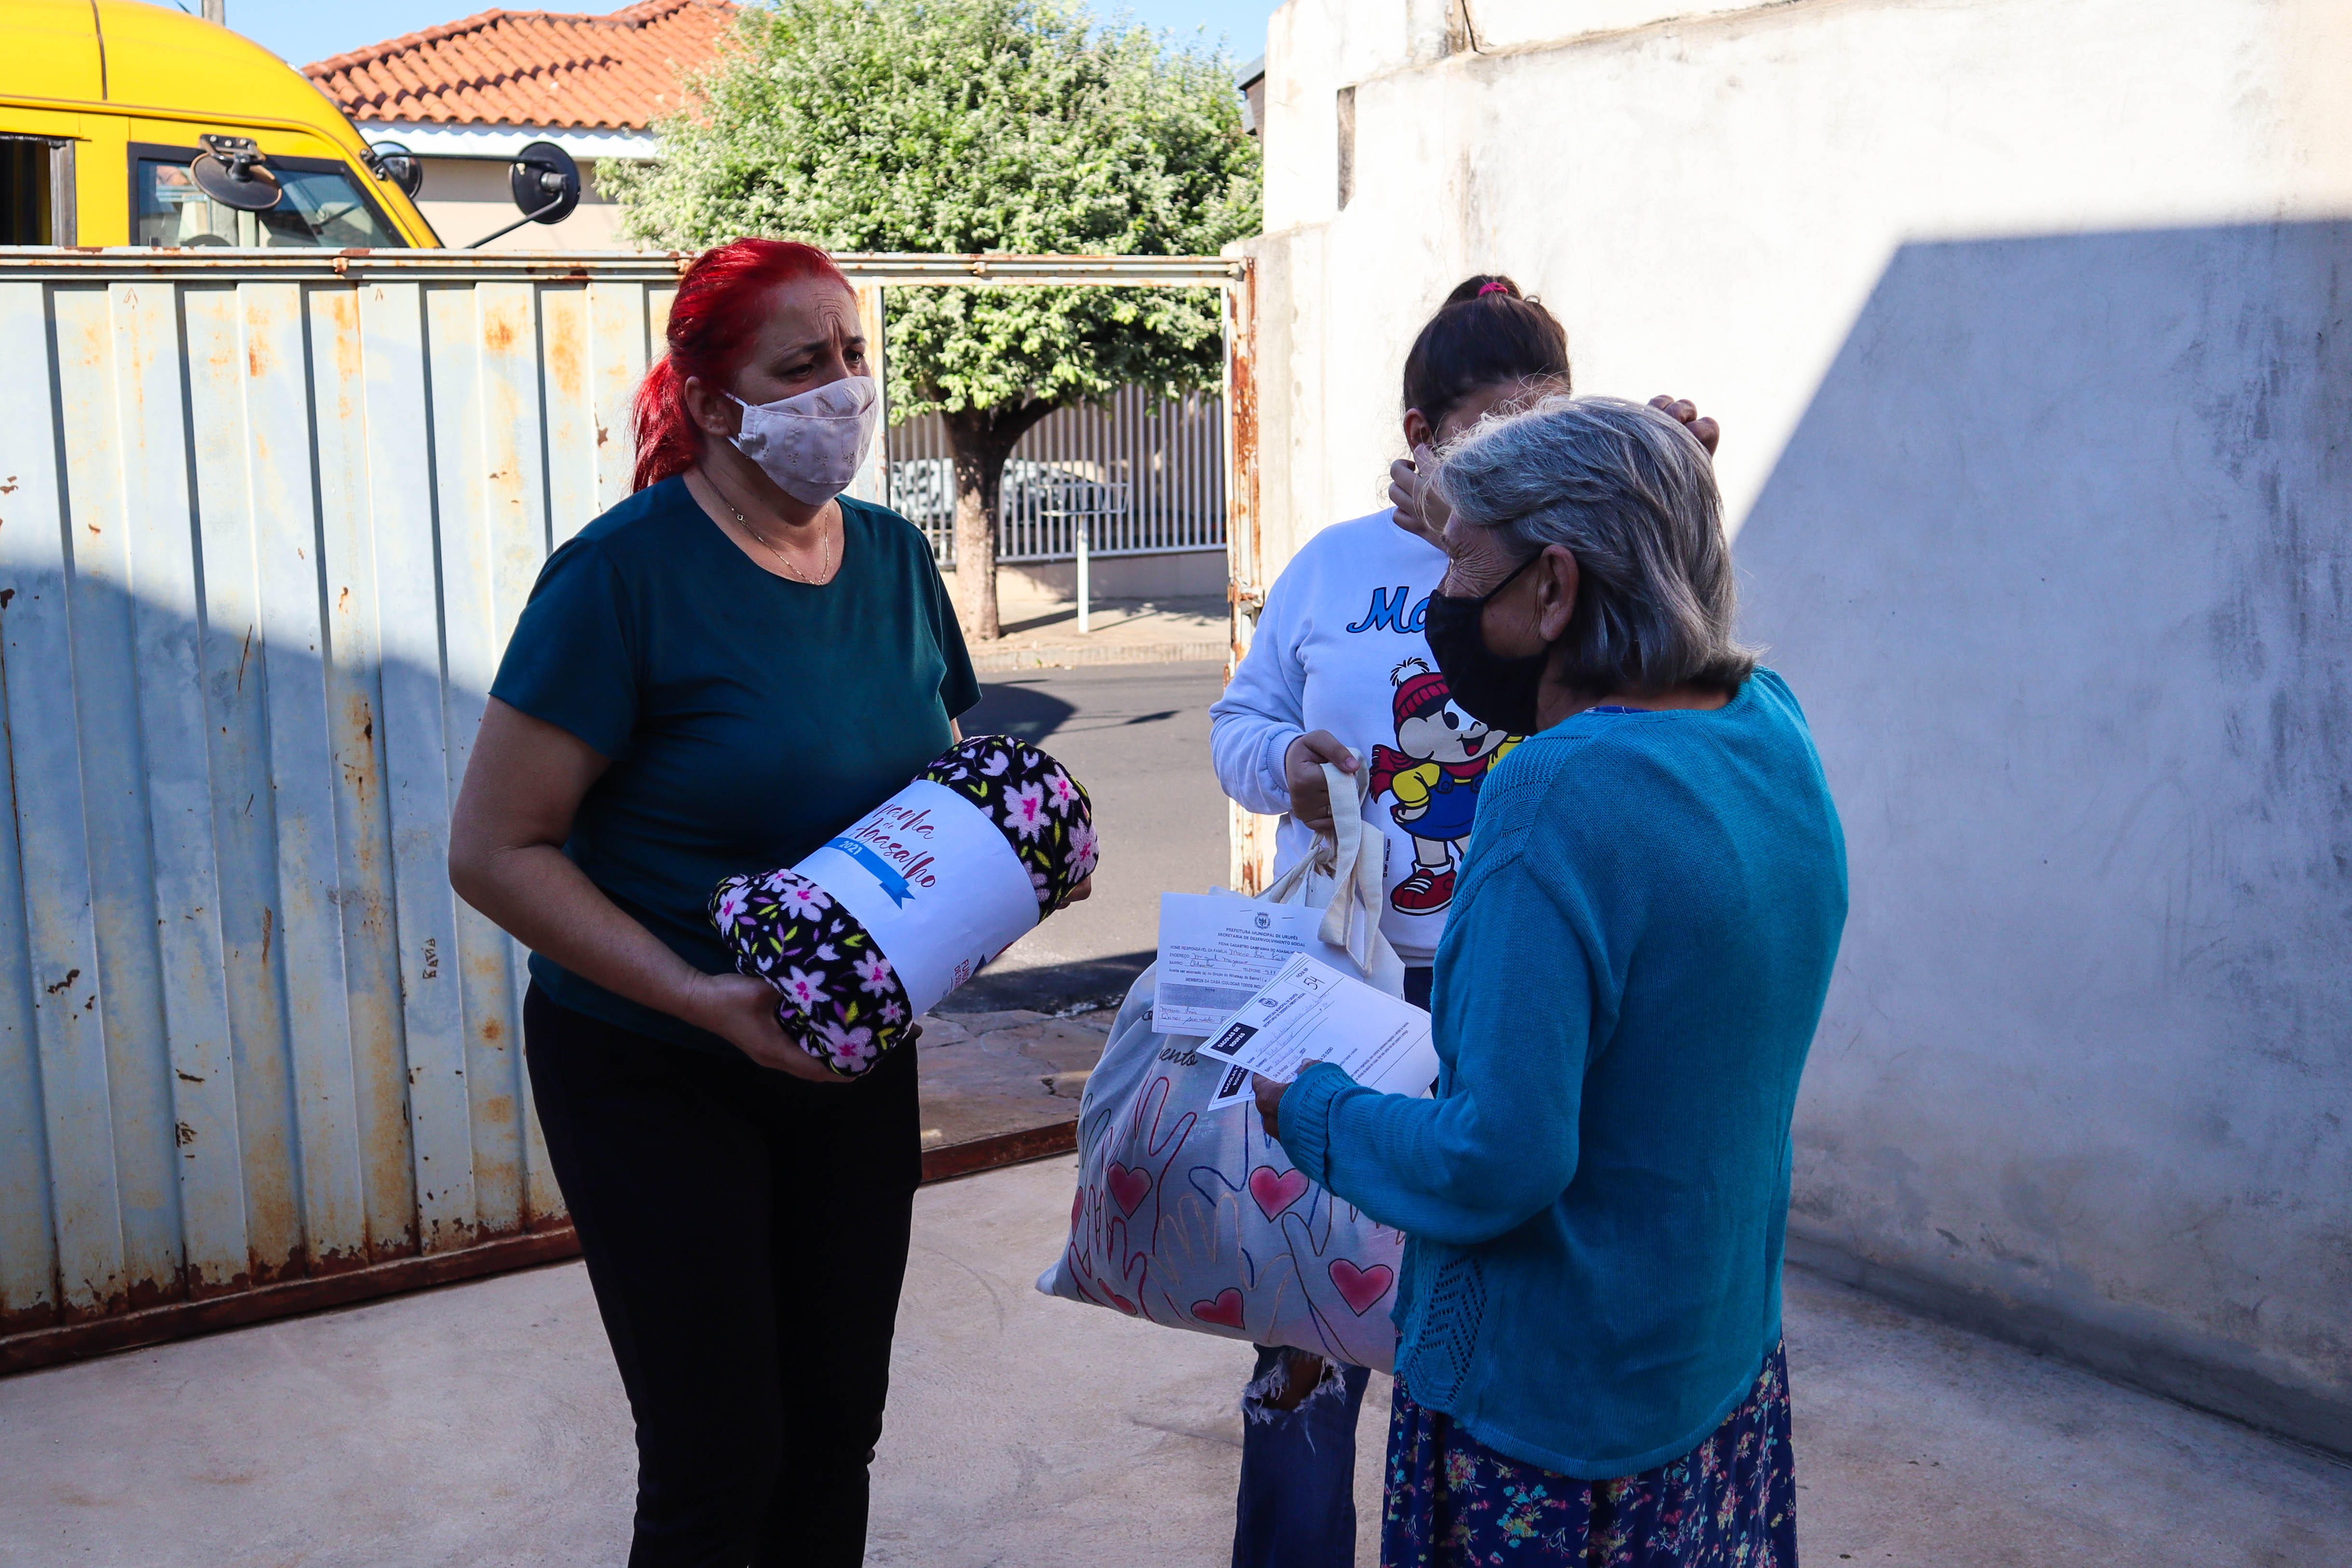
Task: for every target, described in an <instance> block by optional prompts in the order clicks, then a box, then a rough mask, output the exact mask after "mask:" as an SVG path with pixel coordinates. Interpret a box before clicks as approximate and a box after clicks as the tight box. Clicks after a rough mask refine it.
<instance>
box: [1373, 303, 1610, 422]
mask: <svg viewBox="0 0 2352 1568" xmlns="http://www.w3.org/2000/svg"><path fill="white" fill-rule="evenodd" d="M1522 381H1557V382H1559V384H1560V388H1561V390H1562V391H1566V390H1567V389H1568V385H1569V369H1568V329H1567V328H1566V327H1563V326H1561V325H1560V324H1559V318H1558V317H1557V316H1554V315H1553V314H1552V313H1551V312H1550V311H1549V310H1545V309H1544V308H1543V305H1542V304H1541V302H1539V301H1538V300H1530V299H1528V297H1527V296H1526V295H1524V294H1522V293H1520V292H1519V286H1518V285H1517V283H1514V282H1512V281H1511V280H1510V279H1508V278H1506V277H1504V276H1503V275H1502V274H1500V273H1496V272H1481V273H1479V274H1477V275H1476V276H1475V277H1472V278H1466V279H1463V280H1462V282H1461V283H1459V284H1458V285H1456V286H1455V288H1454V292H1452V293H1451V294H1448V295H1447V296H1446V297H1445V303H1444V304H1443V305H1441V306H1439V307H1438V310H1437V314H1435V315H1434V316H1432V317H1431V318H1430V319H1429V323H1428V325H1426V326H1424V327H1423V328H1422V329H1421V335H1420V336H1419V337H1417V338H1415V339H1414V340H1413V343H1412V353H1409V354H1407V355H1406V356H1405V361H1404V405H1405V406H1406V407H1407V408H1418V409H1420V410H1421V414H1422V417H1423V418H1424V419H1426V420H1428V421H1429V425H1430V428H1431V429H1435V428H1436V427H1437V426H1440V425H1443V424H1444V423H1445V416H1447V415H1449V414H1451V413H1453V412H1454V410H1455V409H1456V408H1459V407H1461V406H1462V405H1463V403H1464V402H1465V400H1467V399H1468V398H1469V397H1470V395H1472V394H1474V393H1475V392H1477V391H1478V390H1479V389H1480V388H1481V387H1487V386H1499V385H1505V384H1512V383H1517V382H1522Z"/></svg>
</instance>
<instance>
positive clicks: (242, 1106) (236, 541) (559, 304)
mask: <svg viewBox="0 0 2352 1568" xmlns="http://www.w3.org/2000/svg"><path fill="white" fill-rule="evenodd" d="M839 259H840V260H841V262H842V263H843V266H844V269H845V271H847V272H848V273H849V274H850V276H851V278H852V280H853V281H854V282H855V283H856V285H857V286H858V291H859V296H860V305H861V310H862V311H863V312H864V313H865V314H866V319H867V331H868V336H869V338H871V339H872V340H873V341H875V342H879V341H880V337H881V334H880V331H879V330H878V329H879V326H880V321H881V312H882V310H884V308H885V306H884V300H885V298H886V291H887V289H888V288H891V287H923V286H934V285H941V284H962V285H971V284H975V283H980V284H987V285H997V286H1018V285H1035V284H1118V285H1121V286H1127V287H1134V286H1137V285H1160V286H1171V287H1216V288H1221V289H1223V290H1224V292H1225V297H1226V299H1227V300H1228V301H1229V305H1228V312H1227V321H1228V328H1229V345H1230V346H1229V354H1228V375H1229V386H1228V395H1227V397H1226V405H1227V407H1228V408H1230V409H1234V410H1235V411H1236V417H1235V418H1234V420H1232V421H1230V422H1229V428H1228V432H1227V437H1226V441H1225V469H1226V483H1225V494H1226V498H1227V502H1228V508H1229V510H1228V529H1227V534H1228V539H1229V541H1230V542H1231V548H1232V549H1233V550H1234V558H1235V560H1236V561H1237V562H1239V561H1241V560H1243V559H1244V555H1243V553H1242V552H1244V549H1245V548H1246V546H1247V544H1248V542H1249V541H1250V540H1251V539H1252V537H1253V529H1252V527H1251V522H1252V519H1253V517H1254V514H1255V496H1256V484H1255V437H1254V434H1253V432H1252V428H1251V426H1250V425H1249V424H1248V423H1247V422H1246V421H1245V418H1244V417H1243V416H1241V415H1240V412H1239V411H1240V410H1242V409H1245V408H1250V407H1254V406H1255V398H1254V397H1253V396H1252V395H1251V392H1252V389H1251V388H1250V387H1249V385H1248V376H1249V363H1250V356H1249V343H1250V336H1251V320H1250V298H1249V289H1250V272H1249V268H1248V265H1247V263H1246V262H1244V261H1239V260H1223V259H1217V258H1003V257H988V258H962V257H882V256H876V257H847V256H845V257H842V258H839ZM678 265H679V264H678V262H677V258H671V257H666V256H634V257H633V256H601V257H593V258H591V257H583V256H579V255H554V254H533V253H527V252H509V253H500V254H495V255H481V254H450V253H430V252H425V253H417V252H409V253H374V254H369V253H347V254H344V255H341V256H320V255H304V254H301V253H286V252H222V251H208V252H200V253H189V252H165V253H157V252H153V251H115V252H81V253H71V252H64V253H61V252H56V251H47V252H43V251H31V250H17V251H10V252H6V253H0V364H5V366H6V367H7V369H6V379H5V384H0V715H5V767H6V770H7V779H8V783H9V784H10V787H11V805H12V809H10V810H8V811H5V812H0V1371H5V1370H10V1369H13V1368H18V1367H25V1366H31V1365H38V1364H41V1363H47V1362H51V1361H57V1360H60V1359H64V1358H67V1357H69V1356H73V1355H79V1354H85V1353H89V1352H94V1351H99V1350H104V1349H111V1348H117V1347H120V1346H122V1345H127V1344H136V1343H142V1342H150V1341H153V1340H159V1339H164V1338H170V1337H174V1336H176V1335H180V1334H184V1333H188V1332H194V1331H200V1330H202V1329H205V1328H209V1327H215V1326H219V1325H222V1324H226V1323H231V1322H238V1321H250V1320H253V1319H256V1318H260V1317H266V1316H270V1315H275V1314H278V1313H282V1312H288V1311H297V1310H308V1309H310V1308H314V1307H318V1306H322V1305H327V1304H331V1303H333V1302H337V1301H343V1300H357V1299H360V1298H362V1297H366V1296H372V1295H377V1294H382V1293H384V1292H387V1291H391V1290H397V1289H407V1288H411V1287H414V1286H416V1285H420V1284H426V1283H433V1282H437V1281H440V1280H445V1279H457V1278H462V1277H464V1276H466V1275H469V1274H476V1273H481V1272H487V1271H489V1270H492V1269H496V1268H507V1267H512V1266H515V1265H518V1264H520V1263H525V1262H530V1261H535V1260H538V1259H541V1258H551V1257H561V1256H564V1255H567V1254H568V1253H569V1252H571V1251H572V1250H573V1244H572V1237H571V1234H570V1229H569V1226H568V1223H567V1221H566V1220H565V1217H564V1213H563V1207H562V1197H561V1194H559V1193H558V1192H557V1190H556V1187H555V1184H554V1182H553V1179H552V1177H551V1173H550V1172H549V1168H548V1164H547V1159H546V1153H545V1150H544V1148H543V1147H542V1145H541V1141H540V1136H539V1131H538V1128H537V1124H536V1121H535V1120H534V1118H533V1116H532V1113H531V1109H530V1089H529V1083H528V1080H527V1079H526V1077H525V1075H524V1074H523V1072H522V1070H521V1061H520V1048H519V1047H520V1037H519V1034H520V994H521V988H522V986H523V984H524V973H523V968H522V963H521V953H520V950H519V949H518V948H517V947H516V946H515V944H514V943H513V942H511V941H510V940H509V938H507V937H506V936H505V935H504V933H502V932H500V931H498V930H497V929H496V928H494V927H492V926H491V925H490V924H489V923H488V921H485V920H483V919H482V918H481V917H480V916H478V915H477V914H475V913H474V912H473V911H472V910H469V909H467V907H466V906H465V905H464V904H463V903H461V902H460V901H458V900H457V899H456V897H455V896H454V895H453V894H452V893H451V891H450V889H449V886H448V881H447V878H446V872H445V866H444V862H445V858H446V849H447V823H448V816H449V809H450V805H451V802H452V800H453V799H454V796H455V793H456V789H457V782H458V780H459V779H460V777H461V776H462V775H463V773H464V771H465V765H466V759H467V752H468V748H469V747H470V745H471V742H472V738H473V732H474V729H475V725H476V723H477V721H478V718H479V716H480V713H481V710H482V706H483V703H484V701H485V695H484V694H485V693H486V692H487V691H488V686H489V681H490V677H491V675H492V673H493V671H494V670H495V668H496V667H497V663H498V658H499V652H500V650H501V648H502V647H503V646H504V643H505V639H506V637H507V634H508V632H509V629H510V628H511V626H513V624H514V619H515V616H516V614H517V612H518V610H519V609H520V606H521V604H522V601H523V599H524V597H525V595H527V594H528V593H529V591H530V585H531V583H532V581H533V579H534V577H535V576H536V574H537V572H538V569H539V565H540V563H541V561H542V560H543V559H544V557H545V556H546V553H547V552H548V551H549V550H550V549H551V548H552V547H553V545H554V544H555V543H557V542H561V541H562V539H564V538H566V537H568V536H569V535H570V534H571V533H572V531H575V530H576V529H578V528H579V527H580V526H581V525H582V524H583V523H585V522H586V521H589V520H590V519H591V518H593V517H594V516H595V515H596V514H597V513H599V512H600V511H602V510H604V509H605V508H607V507H609V506H611V505H613V504H614V502H616V501H618V500H621V499H622V498H623V497H624V496H625V495H626V494H627V492H628V484H629V472H630V468H631V465H632V456H633V454H632V447H631V442H630V439H629V433H628V426H627V421H626V412H627V405H628V398H629V395H630V394H631V392H632V391H633V390H634V388H635V384H636V383H637V380H638V379H639V377H640V376H641V375H642V374H644V371H645V367H646V363H647V360H648V355H649V354H650V353H654V352H655V351H656V350H657V348H658V345H659V342H660V333H661V331H662V327H663V325H664V322H665V320H666V316H667V307H668V301H669V299H670V297H671V295H672V293H673V292H674V289H675V284H676V279H677V270H678ZM879 445H880V444H879V443H877V447H878V446H879ZM881 461H882V459H881V456H880V454H879V453H878V452H877V459H876V465H875V468H874V471H873V472H871V473H869V474H868V475H867V476H866V478H865V479H863V480H862V481H861V485H860V489H861V490H862V491H864V492H865V493H868V494H873V495H877V496H878V495H879V494H881V493H882V490H881V486H882V485H883V484H884V483H885V482H886V480H885V473H886V470H884V469H883V468H882V467H881ZM1244 580H1246V575H1245V576H1244Z"/></svg>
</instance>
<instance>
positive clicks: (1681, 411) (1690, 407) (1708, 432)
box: [1650, 392, 1723, 458]
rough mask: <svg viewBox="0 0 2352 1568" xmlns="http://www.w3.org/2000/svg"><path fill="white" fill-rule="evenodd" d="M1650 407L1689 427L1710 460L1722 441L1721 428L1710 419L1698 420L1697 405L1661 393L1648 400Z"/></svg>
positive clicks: (1681, 398)
mask: <svg viewBox="0 0 2352 1568" xmlns="http://www.w3.org/2000/svg"><path fill="white" fill-rule="evenodd" d="M1650 406H1651V407H1653V408H1660V409H1664V411H1665V412H1666V413H1668V414H1671V415H1673V416H1675V418H1677V419H1679V420H1681V421H1682V422H1683V423H1684V424H1685V425H1686V426H1690V433H1691V434H1692V435H1694V436H1696V437H1698V444H1699V445H1700V446H1702V447H1706V455H1707V456H1708V457H1710V458H1712V457H1714V456H1715V444H1716V443H1717V441H1720V440H1722V439H1723V426H1720V425H1717V423H1716V422H1715V421H1714V420H1712V419H1702V418H1700V417H1699V415H1698V405H1697V404H1696V403H1693V402H1692V401H1691V400H1690V399H1689V398H1687V397H1676V396H1675V395H1672V394H1670V393H1664V392H1662V393H1660V394H1658V395H1657V396H1655V397H1653V398H1652V399H1650Z"/></svg>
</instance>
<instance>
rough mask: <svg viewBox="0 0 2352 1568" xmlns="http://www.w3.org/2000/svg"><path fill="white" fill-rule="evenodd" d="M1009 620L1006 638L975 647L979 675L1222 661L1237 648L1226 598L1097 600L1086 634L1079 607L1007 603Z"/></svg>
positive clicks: (1005, 610) (1005, 611)
mask: <svg viewBox="0 0 2352 1568" xmlns="http://www.w3.org/2000/svg"><path fill="white" fill-rule="evenodd" d="M1229 615H1230V612H1229V610H1228V609H1227V607H1226V605H1225V601H1224V599H1223V597H1221V596H1218V597H1208V598H1162V599H1097V600H1095V601H1094V603H1093V604H1092V605H1089V606H1088V608H1087V630H1086V631H1085V632H1084V633H1081V632H1080V631H1079V630H1078V606H1077V605H1076V604H1075V603H1068V604H1063V603H1040V602H1034V601H1032V602H1028V603H1007V604H1005V605H1004V606H1003V632H1004V635H1003V637H999V638H998V639H997V640H996V641H994V642H992V643H985V644H982V643H975V644H974V645H972V648H971V661H972V667H973V668H976V669H980V670H983V671H985V670H1004V669H1036V668H1049V667H1054V666H1062V667H1070V666H1084V665H1097V664H1166V663H1171V662H1179V661H1188V660H1190V661H1198V660H1210V661H1222V660H1223V659H1224V658H1226V656H1227V655H1228V654H1229V653H1230V652H1231V650H1232V647H1233V643H1232V637H1233V633H1232V626H1231V622H1230V620H1229V618H1228V617H1229Z"/></svg>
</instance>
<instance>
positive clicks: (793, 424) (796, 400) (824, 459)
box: [728, 375, 882, 506]
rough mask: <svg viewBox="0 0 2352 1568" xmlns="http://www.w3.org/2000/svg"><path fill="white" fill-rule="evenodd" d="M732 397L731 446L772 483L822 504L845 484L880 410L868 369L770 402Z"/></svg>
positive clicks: (854, 474)
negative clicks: (737, 424)
mask: <svg viewBox="0 0 2352 1568" xmlns="http://www.w3.org/2000/svg"><path fill="white" fill-rule="evenodd" d="M728 396H730V397H735V395H734V394H733V393H731V392H730V393H729V394H728ZM735 401H736V403H737V404H739V405H741V407H742V410H743V429H742V433H741V434H740V435H739V436H737V437H734V441H735V449H736V450H737V451H739V452H740V453H742V454H743V455H744V456H745V457H747V458H751V460H752V461H753V462H755V463H757V464H759V465H760V470H761V472H762V473H764V474H766V475H767V476H768V477H769V478H770V479H773V480H775V481H776V488H777V489H781V490H782V491H783V492H784V493H785V494H786V495H788V496H790V497H792V498H793V500H797V501H801V502H803V503H805V504H806V505H809V506H822V505H824V503H825V502H826V501H829V500H832V499H833V498H834V497H835V496H837V495H839V494H840V493H841V492H842V491H844V490H845V489H848V488H849V484H850V481H851V480H853V479H856V477H857V466H858V465H859V464H860V463H862V462H864V461H865V460H866V447H868V446H869V445H871V444H872V442H873V440H874V427H875V426H876V424H877V422H878V421H879V419H880V417H881V414H882V399H881V396H880V394H879V392H878V390H877V388H876V386H875V384H874V378H873V377H872V376H870V375H849V376H844V377H843V378H842V379H841V380H839V381H830V382H827V383H825V384H824V385H823V386H818V387H812V388H811V389H809V390H808V391H806V392H803V393H800V394H798V395H795V396H792V397H787V398H784V399H782V400H781V401H780V402H776V403H745V402H743V400H742V399H741V398H740V397H735Z"/></svg>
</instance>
